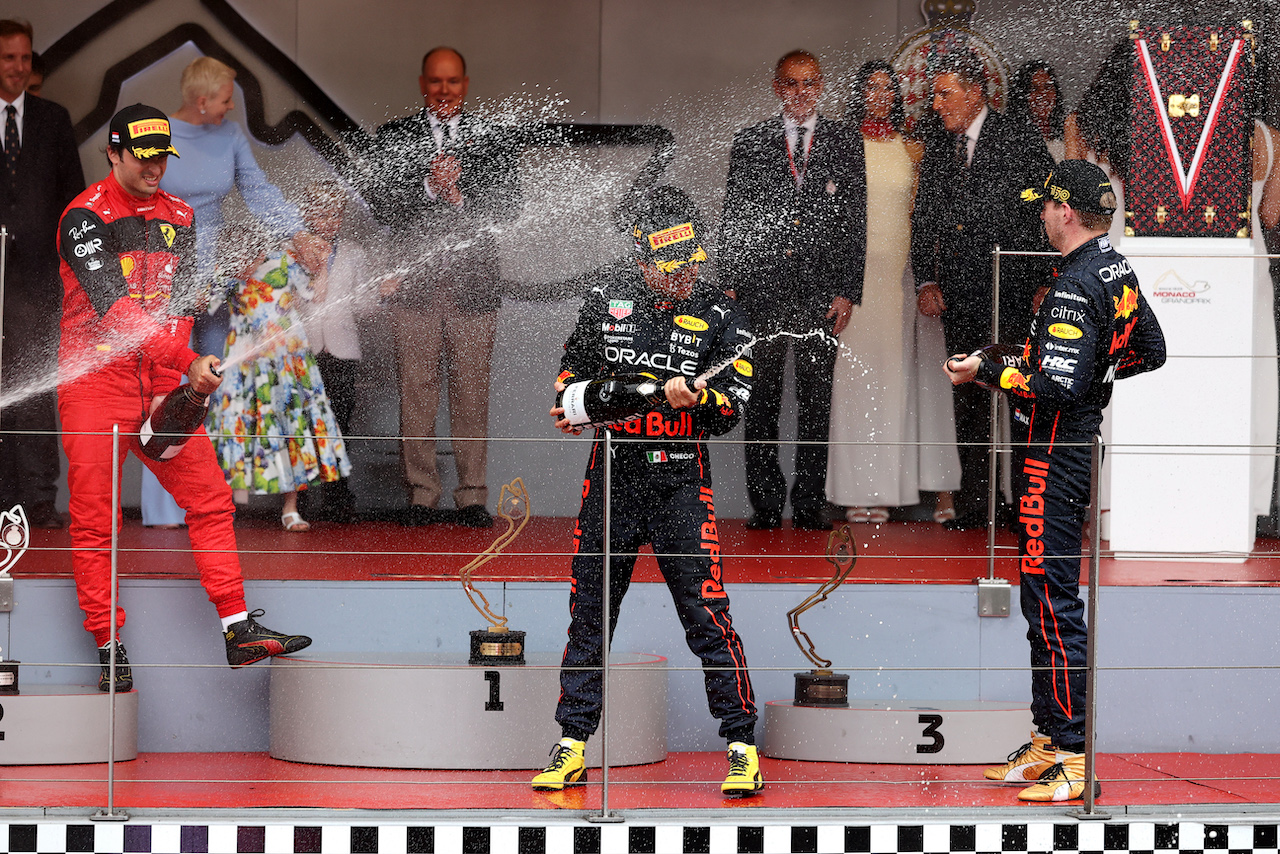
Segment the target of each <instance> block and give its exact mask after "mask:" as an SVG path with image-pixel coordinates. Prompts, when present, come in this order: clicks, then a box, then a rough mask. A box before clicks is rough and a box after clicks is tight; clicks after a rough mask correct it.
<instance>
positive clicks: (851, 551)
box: [787, 525, 858, 706]
mask: <svg viewBox="0 0 1280 854" xmlns="http://www.w3.org/2000/svg"><path fill="white" fill-rule="evenodd" d="M827 560H828V561H830V563H831V565H832V566H834V567H835V571H834V572H832V573H831V577H830V578H828V579H827V580H826V581H824V582H822V585H821V586H820V587H819V588H818V589H817V590H815V591H814V592H813V593H811V594H810V595H809V597H808V598H806V599H805V600H804V601H803V602H801V603H800V604H799V605H797V606H796V607H794V608H792V609H791V610H790V611H788V612H787V624H788V625H790V626H791V638H792V639H793V640H794V641H795V642H796V646H798V647H800V651H801V652H802V653H804V657H805V658H807V659H809V660H810V661H811V662H813V663H814V664H816V665H817V667H815V668H814V669H813V670H810V671H808V672H807V673H797V674H796V675H795V676H796V700H795V704H796V705H797V706H847V705H849V674H847V673H833V672H832V671H831V662H830V661H828V660H827V659H825V658H823V657H822V656H820V655H818V651H817V650H816V649H814V647H813V641H812V640H810V639H809V636H808V635H807V634H805V633H804V630H803V629H801V628H800V615H801V614H803V613H804V612H805V611H807V610H809V609H810V608H812V607H813V606H814V605H817V604H818V603H819V602H822V601H825V600H826V598H827V597H828V596H829V595H831V594H832V593H833V592H835V589H836V588H837V587H839V586H840V585H841V584H844V580H845V579H846V578H848V577H849V573H850V572H851V571H852V570H853V565H854V564H855V563H857V561H858V549H857V546H855V545H854V542H853V534H852V533H851V532H850V531H849V526H848V525H841V526H840V527H839V528H837V529H835V530H833V531H832V532H831V533H830V535H828V536H827ZM801 638H804V643H801V642H800V639H801ZM806 646H807V647H808V648H807V649H806V648H805V647H806Z"/></svg>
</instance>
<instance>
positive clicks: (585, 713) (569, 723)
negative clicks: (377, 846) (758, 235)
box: [533, 186, 764, 797]
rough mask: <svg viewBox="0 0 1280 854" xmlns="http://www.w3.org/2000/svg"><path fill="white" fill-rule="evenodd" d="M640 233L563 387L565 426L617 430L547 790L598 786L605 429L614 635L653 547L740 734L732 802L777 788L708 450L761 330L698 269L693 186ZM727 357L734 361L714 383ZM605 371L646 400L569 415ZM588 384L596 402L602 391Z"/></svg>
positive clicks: (725, 726)
mask: <svg viewBox="0 0 1280 854" xmlns="http://www.w3.org/2000/svg"><path fill="white" fill-rule="evenodd" d="M632 235H633V237H634V238H635V249H634V254H633V256H632V257H631V258H628V259H625V260H623V261H621V262H619V263H617V264H615V265H611V266H608V267H605V268H603V269H601V270H597V271H595V272H594V273H592V274H590V275H589V276H588V278H589V279H590V280H591V282H592V285H593V287H592V289H591V292H590V293H589V294H588V295H587V297H586V301H585V303H584V304H583V307H582V311H581V313H580V314H579V315H578V322H577V325H576V326H575V327H574V330H573V333H572V334H571V335H570V336H569V340H568V342H566V343H565V347H564V349H565V353H564V357H563V358H562V359H561V361H560V368H561V371H560V376H559V378H558V379H557V380H556V383H555V388H556V391H557V392H559V393H561V396H562V401H561V402H558V404H557V405H556V406H555V407H553V408H552V409H551V417H552V419H553V420H554V422H555V426H556V428H557V429H559V430H561V431H563V432H565V433H581V432H582V430H583V428H584V426H586V425H588V424H597V425H599V424H608V426H601V427H598V428H597V430H596V441H595V442H593V443H592V446H591V455H590V460H589V462H588V464H587V474H586V479H585V482H584V483H583V487H582V509H581V510H580V511H579V513H578V523H577V527H576V529H575V531H574V558H573V566H572V575H573V586H572V588H571V592H570V598H569V610H570V614H571V615H572V617H571V621H570V624H569V642H568V645H567V646H566V648H565V652H564V659H563V662H562V665H563V669H562V670H561V671H560V688H561V694H560V702H559V705H558V706H557V708H556V722H557V723H559V724H560V729H561V734H562V736H563V738H562V739H561V740H560V741H559V742H558V743H557V744H556V745H555V746H553V747H552V749H551V762H550V764H549V765H548V766H547V768H546V769H545V770H544V771H543V772H542V773H541V774H538V775H537V776H536V777H534V778H533V788H534V789H537V790H540V791H558V790H560V789H563V788H564V787H566V786H574V785H580V784H582V783H584V782H586V779H587V770H586V758H585V755H584V754H585V750H586V741H587V739H588V738H590V737H591V735H592V734H593V733H594V732H595V731H596V728H597V727H598V725H599V723H600V714H601V671H600V669H599V668H600V666H601V644H602V641H603V637H602V636H603V631H604V619H603V614H602V612H603V595H604V558H603V552H604V550H605V549H604V523H605V519H604V501H603V495H604V490H605V482H604V444H603V440H604V437H605V431H606V430H607V431H608V432H609V433H611V434H612V436H613V452H614V454H613V461H612V472H611V473H612V480H611V482H610V483H609V484H608V486H609V489H610V496H611V497H610V504H609V508H610V517H609V523H610V541H609V546H610V553H611V554H612V555H613V557H612V558H611V560H610V563H609V585H610V586H609V601H610V605H611V608H610V610H611V612H612V613H611V614H610V617H609V622H608V625H609V631H610V637H612V633H613V629H614V627H615V626H616V625H617V618H618V612H619V607H620V605H621V603H622V597H623V595H624V594H625V593H626V591H627V587H628V585H629V584H630V582H631V571H632V569H633V568H634V567H635V562H636V552H637V551H639V549H640V547H641V546H642V545H644V544H645V543H649V544H651V545H652V546H653V551H654V554H655V555H658V556H659V557H658V567H659V569H660V570H661V571H662V577H663V578H664V579H665V580H666V583H667V588H668V589H669V590H670V591H671V598H672V599H673V601H674V602H675V608H676V613H677V615H678V616H679V617H680V622H681V624H682V625H683V626H684V630H685V637H686V639H687V641H688V644H689V649H690V650H691V651H692V652H693V653H694V654H695V655H697V656H698V657H699V658H700V659H701V661H702V665H703V667H704V672H705V674H706V680H705V681H706V689H707V703H708V706H709V707H710V709H711V714H712V715H713V716H715V717H716V718H717V719H719V721H720V735H721V737H722V738H724V739H725V741H726V742H727V743H728V760H729V772H728V775H727V776H726V777H725V781H724V784H723V786H722V787H721V790H722V792H723V793H724V794H725V795H728V796H730V797H739V796H745V795H753V794H755V793H756V792H758V791H760V790H761V789H762V788H763V787H764V781H763V778H762V777H761V775H760V762H759V758H758V756H757V754H756V747H755V724H756V705H755V697H754V694H753V692H752V690H751V680H750V677H749V676H748V673H747V660H746V655H745V653H744V652H743V648H742V641H741V639H740V638H739V636H738V634H737V632H736V631H734V628H733V622H732V620H731V619H730V617H729V596H728V594H727V593H726V592H725V589H724V584H723V576H722V572H723V567H722V565H721V561H720V541H719V533H718V531H717V528H716V515H715V504H714V502H715V499H714V495H713V493H712V489H711V468H710V460H709V459H708V456H707V447H706V445H705V444H703V442H702V441H701V440H702V439H704V438H706V437H708V436H719V435H722V434H724V433H727V432H728V431H729V430H730V429H732V428H733V426H734V425H735V424H736V423H737V422H738V419H739V418H740V417H741V416H742V411H743V408H744V407H745V406H746V404H747V401H748V400H749V399H750V397H751V376H752V373H753V369H752V366H751V361H750V355H749V351H747V350H744V349H743V348H744V345H747V344H749V343H750V342H751V340H752V339H751V332H750V331H749V330H748V328H747V325H746V319H745V317H744V315H743V314H742V312H741V311H740V310H739V309H738V307H737V305H736V304H735V303H734V302H733V300H732V299H730V298H729V297H727V296H725V295H724V293H723V292H721V291H719V290H717V289H715V288H714V287H712V286H710V285H708V284H706V283H704V282H702V281H700V280H699V278H698V272H699V269H700V266H701V263H702V262H703V261H705V260H706V258H707V254H706V252H705V251H704V250H703V247H702V239H703V235H704V231H703V226H702V221H701V219H700V217H699V216H698V211H697V208H696V207H695V206H694V204H693V202H691V201H690V200H689V198H688V196H686V195H685V194H684V193H683V192H681V191H680V190H677V189H675V188H674V187H667V186H662V187H655V188H654V189H652V190H650V191H649V192H648V193H647V194H646V195H645V196H644V197H643V198H642V199H641V200H640V203H639V204H638V206H637V209H636V216H635V223H634V228H633V231H632ZM735 354H737V355H736V358H735ZM725 360H728V361H730V362H731V363H732V366H733V367H732V369H726V370H723V371H721V372H720V373H719V374H715V375H713V376H710V377H707V378H703V376H702V375H703V374H704V372H706V371H707V369H708V368H711V367H713V366H715V365H717V364H720V363H723V362H724V361H725ZM638 375H642V376H641V378H640V379H637V376H638ZM600 379H606V380H607V382H606V383H604V385H609V384H612V386H611V387H612V388H613V389H614V392H616V393H618V394H619V395H621V396H622V397H625V398H627V399H629V400H630V402H631V404H632V405H631V406H629V407H620V408H617V409H614V410H612V411H609V412H604V411H603V410H595V414H592V412H593V410H592V409H591V407H590V406H589V405H588V406H586V407H585V408H584V412H583V414H582V415H581V416H580V417H574V418H570V417H567V413H566V406H565V405H564V403H565V401H563V398H564V397H568V396H569V395H567V394H566V393H565V390H566V387H572V386H573V385H575V384H579V383H585V382H588V381H592V380H600ZM628 386H632V387H631V388H628ZM584 392H586V393H584V395H583V397H590V396H591V395H590V394H589V392H590V389H585V390H584ZM614 392H611V394H613V393H614ZM597 397H598V395H597ZM568 402H569V403H570V404H572V401H568ZM588 403H589V402H588Z"/></svg>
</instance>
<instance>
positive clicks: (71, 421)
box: [58, 175, 246, 646]
mask: <svg viewBox="0 0 1280 854" xmlns="http://www.w3.org/2000/svg"><path fill="white" fill-rule="evenodd" d="M58 254H59V256H60V257H61V259H62V262H61V270H62V284H63V300H62V343H61V347H60V349H59V352H58V371H59V386H58V413H59V415H60V416H61V418H62V430H63V433H62V446H63V448H64V449H65V450H66V453H67V485H68V487H69V488H70V491H71V505H70V510H71V545H72V549H73V551H72V558H71V562H72V568H73V569H74V571H75V579H76V592H77V594H78V596H79V600H80V607H81V608H82V609H83V610H84V613H85V620H84V627H85V629H87V630H88V631H89V632H90V633H92V634H93V636H94V639H95V640H96V641H97V643H98V645H99V646H102V645H103V644H105V643H107V642H108V641H109V640H111V605H110V602H111V599H110V595H111V590H110V583H111V562H110V555H109V551H108V549H109V548H110V544H111V530H112V529H111V526H112V524H113V523H114V524H115V525H116V526H119V525H120V517H119V515H118V514H113V513H112V508H111V479H112V471H111V456H112V454H111V443H112V435H111V431H112V426H113V425H119V427H120V462H121V463H123V461H124V455H125V453H126V452H127V451H133V453H134V455H135V456H137V457H138V458H139V459H140V460H142V463H143V465H145V466H146V467H147V468H149V469H151V471H152V472H153V473H154V474H155V476H156V478H157V479H158V480H159V481H160V484H161V486H163V487H164V488H165V489H167V490H168V491H169V493H170V494H171V495H173V497H174V499H175V500H177V502H178V505H179V506H181V507H183V508H185V509H186V511H187V517H186V523H187V526H188V529H189V532H190V536H191V545H192V549H193V551H194V555H195V562H196V567H197V568H198V569H199V572H200V583H201V584H203V585H204V588H205V591H206V592H207V593H208V594H209V600H210V601H211V602H213V604H214V606H215V607H216V608H217V609H218V616H220V617H226V616H230V615H232V614H237V613H240V612H242V611H244V610H246V609H245V602H244V586H243V582H242V579H241V574H240V559H239V556H238V555H237V554H236V540H235V533H234V532H233V530H232V527H231V523H232V516H233V514H234V512H235V511H234V506H233V505H232V503H231V488H230V487H229V486H227V481H226V479H225V478H224V477H223V474H222V469H221V468H220V467H219V465H218V461H217V458H216V456H215V455H214V451H213V445H212V444H211V443H210V441H209V437H208V436H207V435H206V434H205V432H204V428H203V427H202V428H200V430H199V432H198V433H197V434H196V435H195V436H193V437H192V438H191V440H190V441H188V442H187V444H186V447H185V448H184V449H183V450H182V452H181V453H180V454H178V455H177V456H176V457H174V458H173V459H171V460H169V461H167V462H154V461H152V460H150V459H147V458H146V457H145V456H144V455H143V454H142V452H141V448H140V446H139V444H138V436H137V433H138V429H139V427H141V425H142V423H143V422H144V421H145V420H146V419H147V415H148V413H149V411H150V408H151V404H152V401H153V400H154V398H156V397H157V396H159V395H163V394H167V393H168V392H171V391H173V390H174V389H175V388H177V386H178V385H179V383H180V382H181V381H182V377H183V374H184V373H185V372H186V370H187V368H188V367H190V365H191V363H192V362H194V361H195V360H196V359H197V358H198V356H197V354H196V353H195V352H193V351H192V350H191V349H190V348H189V347H188V346H187V341H188V339H189V338H190V336H191V325H192V322H193V321H192V317H191V315H192V314H193V312H194V309H195V304H196V300H195V287H196V281H195V275H194V272H195V260H196V255H195V226H194V223H193V218H192V212H191V207H190V205H188V204H187V203H186V202H184V201H182V200H181V199H179V198H177V197H175V196H171V195H169V194H168V193H166V192H164V191H163V190H160V191H157V192H156V194H155V195H154V196H152V197H150V198H148V199H140V198H135V197H134V196H131V195H130V194H129V193H127V192H125V190H124V189H123V188H122V187H121V186H120V184H119V183H117V182H116V179H115V177H114V176H112V175H108V176H107V177H106V179H105V180H102V181H99V182H98V183H96V184H94V185H93V186H91V187H89V189H87V190H85V191H84V192H83V193H81V194H80V195H79V196H77V197H76V198H75V200H73V201H72V202H71V204H70V205H69V206H68V207H67V209H66V211H65V212H64V213H63V215H62V220H61V222H60V223H59V225H58ZM116 613H117V626H122V625H124V621H125V613H124V609H117V612H116Z"/></svg>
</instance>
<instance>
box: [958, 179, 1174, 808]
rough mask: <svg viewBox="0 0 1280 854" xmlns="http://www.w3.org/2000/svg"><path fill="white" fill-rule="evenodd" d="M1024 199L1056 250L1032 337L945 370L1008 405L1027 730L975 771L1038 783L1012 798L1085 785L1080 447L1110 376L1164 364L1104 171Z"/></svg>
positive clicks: (1094, 423) (1069, 791)
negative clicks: (1120, 242) (1116, 233)
mask: <svg viewBox="0 0 1280 854" xmlns="http://www.w3.org/2000/svg"><path fill="white" fill-rule="evenodd" d="M1023 198H1024V200H1026V201H1028V202H1041V203H1042V205H1043V210H1042V213H1041V219H1042V220H1043V221H1044V225H1045V232H1046V233H1047V235H1048V237H1049V241H1050V243H1052V244H1053V246H1054V248H1055V249H1057V250H1058V251H1059V252H1060V253H1062V255H1063V258H1062V260H1061V261H1060V262H1059V265H1058V269H1057V275H1056V278H1055V280H1054V283H1053V285H1052V287H1051V288H1050V289H1049V291H1048V293H1047V294H1046V296H1045V299H1044V301H1043V303H1042V304H1041V305H1040V308H1039V311H1038V312H1037V314H1036V317H1035V320H1034V321H1033V323H1032V327H1031V337H1030V338H1029V339H1028V340H1027V342H1026V344H1025V345H1024V346H1023V347H1019V348H1009V347H1004V346H1001V345H993V346H992V347H987V348H984V349H983V350H980V351H979V352H978V353H975V354H972V355H969V356H967V357H966V356H965V355H964V354H957V355H955V356H953V357H952V358H951V359H950V360H948V363H947V365H946V370H947V373H948V375H949V376H950V377H951V379H952V382H954V383H956V384H960V383H964V382H968V381H970V380H975V379H976V380H977V381H978V382H979V383H982V384H985V385H987V386H989V387H991V388H998V389H1000V390H1001V391H1003V392H1005V393H1007V394H1008V395H1009V401H1010V405H1011V408H1012V410H1013V445H1014V462H1013V471H1014V495H1015V496H1017V497H1018V498H1017V501H1018V504H1017V508H1016V509H1017V512H1018V522H1017V525H1018V544H1019V559H1020V579H1021V599H1022V613H1023V615H1024V616H1025V617H1026V619H1027V624H1028V629H1027V639H1028V640H1029V641H1030V642H1031V667H1032V676H1031V698H1032V699H1031V712H1032V719H1033V720H1034V722H1035V725H1036V730H1037V732H1033V733H1032V738H1031V741H1030V742H1028V743H1027V744H1025V745H1023V746H1022V747H1021V748H1019V749H1018V750H1015V751H1014V752H1013V753H1012V754H1010V756H1009V761H1008V763H1007V764H1006V765H1004V766H1001V767H997V768H989V769H987V771H986V772H985V774H984V776H985V777H986V778H987V779H990V780H1001V781H1010V782H1030V781H1036V783H1035V785H1032V786H1030V787H1029V788H1026V789H1024V790H1023V791H1022V792H1021V793H1020V794H1019V795H1018V797H1019V798H1020V799H1022V800H1029V801H1060V800H1070V799H1075V798H1079V797H1081V796H1082V795H1083V793H1084V755H1083V751H1084V740H1085V665H1086V653H1087V635H1086V631H1085V623H1084V603H1083V602H1082V601H1081V600H1080V591H1079V585H1080V556H1081V551H1082V541H1083V533H1084V520H1085V511H1086V509H1087V507H1088V505H1089V495H1090V489H1089V487H1090V457H1091V449H1090V446H1091V445H1092V443H1093V441H1094V437H1095V436H1097V435H1098V429H1099V426H1100V425H1101V423H1102V410H1103V409H1104V408H1105V407H1106V405H1107V403H1108V402H1109V401H1110V400H1111V389H1112V386H1113V384H1114V382H1115V380H1117V379H1124V378H1126V377H1130V376H1133V375H1135V374H1139V373H1142V372H1144V371H1152V370H1155V369H1156V368H1158V367H1160V366H1161V365H1162V364H1164V360H1165V344H1164V335H1163V333H1162V332H1161V330H1160V324H1159V322H1158V321H1157V320H1156V317H1155V314H1154V313H1152V311H1151V307H1150V306H1149V305H1148V304H1147V301H1146V298H1145V297H1143V295H1142V292H1141V290H1140V289H1139V287H1138V279H1137V277H1136V276H1135V275H1134V273H1133V270H1132V268H1131V267H1130V265H1129V262H1128V260H1126V259H1125V257H1124V256H1123V255H1121V254H1119V253H1118V252H1116V251H1115V250H1114V249H1113V248H1112V246H1111V241H1110V239H1109V238H1108V237H1107V234H1106V232H1107V228H1108V225H1109V224H1110V222H1111V217H1112V215H1113V214H1114V213H1115V207H1116V202H1115V193H1114V192H1113V190H1112V187H1111V184H1110V182H1109V181H1108V180H1107V177H1106V174H1105V173H1104V172H1103V171H1102V170H1101V169H1099V168H1098V167H1097V166H1096V165H1094V164H1092V163H1089V162H1087V161H1083V160H1064V161H1063V162H1062V163H1060V164H1058V165H1057V167H1055V169H1054V171H1053V172H1052V173H1050V175H1049V177H1048V178H1047V179H1046V181H1045V183H1044V186H1043V187H1035V188H1031V189H1029V190H1026V191H1024V192H1023ZM1094 785H1095V790H1097V789H1098V786H1097V783H1096V782H1095V784H1094Z"/></svg>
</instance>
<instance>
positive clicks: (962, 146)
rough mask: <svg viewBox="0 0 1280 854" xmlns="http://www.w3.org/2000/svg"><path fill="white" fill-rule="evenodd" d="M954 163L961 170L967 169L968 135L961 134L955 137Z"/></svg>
mask: <svg viewBox="0 0 1280 854" xmlns="http://www.w3.org/2000/svg"><path fill="white" fill-rule="evenodd" d="M956 163H958V164H960V168H961V169H967V168H968V167H969V134H967V133H962V134H960V135H959V136H958V137H956Z"/></svg>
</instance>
